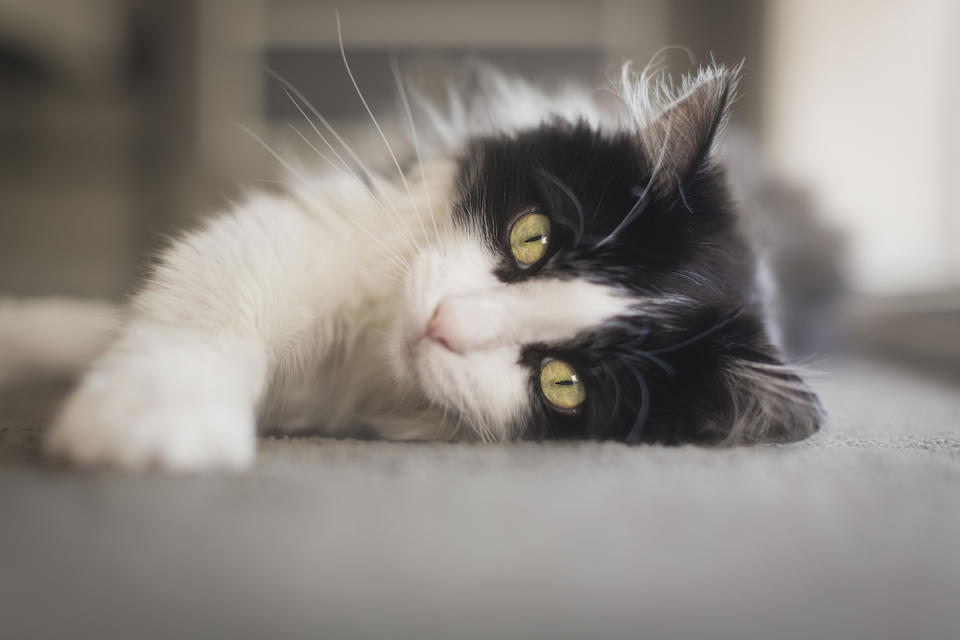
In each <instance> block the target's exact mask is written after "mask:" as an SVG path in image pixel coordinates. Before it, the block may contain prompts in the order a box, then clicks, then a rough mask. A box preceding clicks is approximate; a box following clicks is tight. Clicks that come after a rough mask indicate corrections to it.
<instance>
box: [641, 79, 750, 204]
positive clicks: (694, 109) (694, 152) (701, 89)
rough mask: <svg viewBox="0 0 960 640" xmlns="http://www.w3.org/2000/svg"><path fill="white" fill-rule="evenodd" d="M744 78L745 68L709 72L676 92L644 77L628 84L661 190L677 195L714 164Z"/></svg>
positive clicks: (655, 180)
mask: <svg viewBox="0 0 960 640" xmlns="http://www.w3.org/2000/svg"><path fill="white" fill-rule="evenodd" d="M739 73H740V67H739V66H738V67H735V68H732V69H731V68H727V67H723V66H709V67H705V68H703V69H700V71H699V72H697V73H696V74H695V75H691V76H685V77H684V78H683V80H682V82H681V84H680V87H679V88H678V89H675V90H674V89H673V88H672V87H667V86H666V85H665V84H664V82H663V81H662V80H660V81H659V82H657V81H653V80H648V79H646V78H645V77H644V76H643V75H641V76H640V78H639V79H633V80H631V79H630V78H628V77H625V78H624V91H625V94H626V100H627V102H628V104H629V105H630V107H631V109H632V111H633V114H634V117H635V119H636V120H637V122H638V124H639V126H640V132H639V136H640V144H641V145H642V147H643V151H644V154H645V156H646V157H647V158H648V159H649V161H650V163H651V165H652V171H653V172H654V187H655V189H657V190H658V191H660V192H661V193H669V192H672V191H673V189H675V188H676V187H677V183H678V181H679V182H680V183H681V184H683V185H685V184H686V183H687V182H688V181H689V180H690V179H692V177H693V176H695V175H696V173H697V171H699V170H700V169H701V168H702V167H703V165H704V164H705V163H706V162H709V161H710V159H711V157H712V155H713V151H714V147H715V143H716V141H717V137H718V134H719V132H720V131H721V129H722V128H723V125H724V124H725V122H726V119H727V115H728V110H729V106H730V104H731V103H732V102H733V100H734V97H735V93H736V86H737V79H738V77H739ZM631 83H632V84H631Z"/></svg>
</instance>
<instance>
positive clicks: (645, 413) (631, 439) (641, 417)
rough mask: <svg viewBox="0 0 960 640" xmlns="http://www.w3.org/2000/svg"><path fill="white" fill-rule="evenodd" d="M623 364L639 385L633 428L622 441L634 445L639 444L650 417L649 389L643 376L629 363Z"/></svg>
mask: <svg viewBox="0 0 960 640" xmlns="http://www.w3.org/2000/svg"><path fill="white" fill-rule="evenodd" d="M624 364H625V365H626V367H627V368H628V369H630V372H631V373H633V376H634V378H636V380H637V384H639V385H640V392H641V397H640V410H639V411H638V413H637V418H636V419H635V420H634V421H633V427H632V428H631V429H630V432H629V433H628V434H627V437H626V438H625V439H624V441H625V442H627V443H628V444H636V443H638V442H640V436H641V435H642V434H643V429H644V427H646V426H647V418H648V417H649V416H650V388H649V387H648V386H647V381H646V379H644V377H643V374H641V373H640V372H639V371H637V370H636V369H634V367H633V365H632V364H630V362H629V361H625V362H624Z"/></svg>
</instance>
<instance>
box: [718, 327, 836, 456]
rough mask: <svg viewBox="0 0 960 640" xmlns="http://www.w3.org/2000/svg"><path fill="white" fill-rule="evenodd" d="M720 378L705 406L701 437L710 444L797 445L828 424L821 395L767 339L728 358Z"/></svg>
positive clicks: (728, 355)
mask: <svg viewBox="0 0 960 640" xmlns="http://www.w3.org/2000/svg"><path fill="white" fill-rule="evenodd" d="M715 376H716V377H715V379H714V385H713V389H712V392H711V393H710V394H707V399H706V406H704V407H702V408H701V428H702V434H703V435H704V436H705V437H706V438H707V439H709V440H713V441H719V442H722V443H726V444H736V443H756V442H792V441H796V440H802V439H804V438H806V437H808V436H810V435H812V434H813V433H815V432H816V431H818V430H819V428H820V426H821V424H822V423H823V421H824V420H825V413H824V410H823V407H822V405H821V404H820V400H819V399H818V398H817V395H816V393H814V391H813V390H812V389H811V388H810V387H809V386H808V385H807V383H806V382H804V380H803V379H802V378H801V377H800V375H799V372H798V371H797V369H796V368H795V367H792V366H790V365H787V364H785V363H784V362H783V359H782V357H781V356H780V353H779V350H778V349H777V348H776V347H774V346H772V345H771V344H770V343H769V342H768V341H767V340H766V338H765V337H757V338H756V339H754V341H753V342H752V343H751V344H749V345H741V346H739V347H738V348H736V349H735V350H733V352H731V353H728V354H726V355H725V356H724V357H723V358H722V364H721V366H720V370H719V371H718V372H716V373H715ZM710 405H712V406H710Z"/></svg>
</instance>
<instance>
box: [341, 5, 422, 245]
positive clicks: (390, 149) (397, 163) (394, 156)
mask: <svg viewBox="0 0 960 640" xmlns="http://www.w3.org/2000/svg"><path fill="white" fill-rule="evenodd" d="M335 13H336V17H337V41H338V42H339V44H340V57H341V58H342V59H343V66H344V68H345V69H346V70H347V75H348V76H349V77H350V82H351V83H352V84H353V88H354V89H356V91H357V95H358V96H359V97H360V102H362V103H363V108H364V109H366V110H367V115H369V116H370V120H372V121H373V126H374V127H376V129H377V133H379V134H380V139H381V140H383V144H384V145H385V146H386V148H387V153H389V154H390V158H391V159H392V160H393V166H394V167H396V168H397V173H399V174H400V181H401V182H402V183H403V187H404V189H406V191H407V197H408V198H410V204H412V205H413V208H414V211H415V212H416V214H417V220H418V221H419V222H420V229H421V231H423V235H424V237H426V235H427V229H426V227H424V225H423V217H422V216H421V215H420V208H419V207H418V206H417V201H416V199H415V198H414V197H413V192H411V191H410V185H409V184H407V177H406V176H405V175H404V174H403V169H401V168H400V161H399V160H397V154H395V153H394V152H393V147H391V146H390V141H389V140H387V136H386V134H384V133H383V129H382V128H381V127H380V123H379V122H377V119H376V117H374V115H373V111H372V110H371V109H370V105H368V104H367V100H366V98H364V97H363V92H362V91H360V85H358V84H357V80H356V78H354V77H353V71H352V70H351V69H350V63H349V62H347V52H346V49H344V47H343V30H342V28H341V26H340V12H339V11H336V12H335ZM418 248H419V247H418Z"/></svg>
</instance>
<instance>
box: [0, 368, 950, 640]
mask: <svg viewBox="0 0 960 640" xmlns="http://www.w3.org/2000/svg"><path fill="white" fill-rule="evenodd" d="M825 368H826V369H828V370H829V371H830V373H829V375H827V376H825V377H824V378H823V379H822V380H820V381H819V382H818V385H817V386H819V388H820V390H821V392H822V394H823V396H824V399H825V401H826V405H827V407H828V408H829V409H830V410H831V411H832V413H833V414H834V416H835V420H834V424H833V425H831V426H830V427H829V428H828V429H826V430H825V431H824V432H823V433H821V434H818V435H817V436H815V437H814V438H813V439H811V440H809V441H807V442H804V443H800V444H797V445H789V446H764V447H753V448H741V449H730V450H705V449H698V448H674V449H668V448H661V447H636V448H629V447H626V446H621V445H616V444H595V443H584V444H531V443H520V444H515V445H509V446H478V445H469V446H467V445H450V444H390V443H382V442H360V441H329V440H320V439H306V440H288V439H269V440H265V441H263V442H262V443H261V446H260V454H259V459H258V462H257V466H256V468H255V469H254V470H253V471H252V472H250V473H248V474H244V475H237V476H226V477H193V478H171V477H160V476H130V475H123V474H116V473H104V472H100V473H81V472H76V471H71V470H65V469H58V468H53V467H49V466H45V465H43V464H41V462H40V460H39V458H38V456H37V455H36V446H37V433H38V429H37V425H38V424H39V423H40V422H41V421H42V417H43V414H44V413H46V412H49V410H50V407H51V406H52V398H53V397H55V396H56V395H58V394H59V393H62V388H63V387H62V385H45V387H43V388H41V387H39V386H37V385H33V386H32V387H21V388H18V389H12V390H9V389H8V390H6V391H4V392H3V393H2V394H0V407H2V416H0V636H2V637H9V638H47V637H51V638H52V637H70V638H134V637H136V638H150V637H157V638H161V637H196V638H264V637H271V638H287V637H291V638H292V637H303V638H378V637H383V638H477V639H480V638H550V639H552V640H553V639H561V638H693V637H709V638H772V637H777V638H814V637H824V638H826V637H830V638H870V639H871V640H875V639H878V638H951V639H956V638H958V637H960V391H958V388H957V387H954V386H951V385H949V384H948V383H945V382H938V381H935V380H931V379H925V378H921V377H917V376H916V375H914V374H911V373H908V372H905V371H901V370H898V369H895V368H891V367H888V366H885V365H881V364H879V363H875V362H869V361H844V362H838V363H834V364H832V365H829V364H828V365H827V366H826V367H825Z"/></svg>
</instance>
